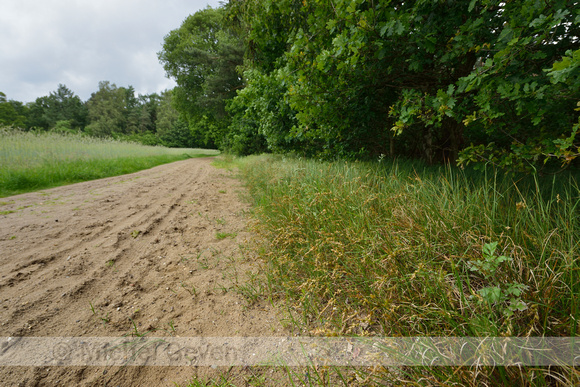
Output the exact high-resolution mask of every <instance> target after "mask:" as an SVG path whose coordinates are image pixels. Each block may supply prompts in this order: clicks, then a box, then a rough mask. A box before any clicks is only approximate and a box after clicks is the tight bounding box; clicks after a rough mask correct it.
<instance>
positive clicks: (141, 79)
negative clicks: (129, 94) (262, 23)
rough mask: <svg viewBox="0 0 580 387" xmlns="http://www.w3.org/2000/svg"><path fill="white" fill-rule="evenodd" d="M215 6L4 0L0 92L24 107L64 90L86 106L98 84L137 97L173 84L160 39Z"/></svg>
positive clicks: (202, 0)
mask: <svg viewBox="0 0 580 387" xmlns="http://www.w3.org/2000/svg"><path fill="white" fill-rule="evenodd" d="M207 5H211V6H212V7H217V6H219V1H218V0H165V1H161V0H98V1H86V0H2V7H1V8H2V11H1V12H0V63H1V71H0V91H2V92H4V93H5V94H6V95H7V97H8V98H9V99H14V100H17V101H22V102H30V101H34V100H35V99H36V98H37V97H41V96H44V95H48V94H49V93H50V92H51V91H55V90H56V89H57V87H58V84H59V83H63V84H65V85H66V86H67V87H68V88H69V89H71V90H72V91H74V92H75V93H76V94H77V95H79V96H80V97H81V98H82V99H83V100H87V99H88V98H89V97H90V95H91V93H92V92H95V91H97V88H98V83H99V81H104V80H107V81H110V82H111V83H115V84H116V85H117V86H129V85H132V86H133V87H135V89H136V91H137V92H138V93H152V92H159V91H162V90H164V89H166V88H170V87H173V86H174V83H173V81H171V80H169V79H166V78H165V72H164V70H163V67H162V66H161V64H159V62H158V60H157V52H158V51H160V50H161V45H162V44H163V37H164V36H165V35H166V34H167V33H169V31H171V30H173V29H176V28H178V27H179V26H180V25H181V23H182V21H183V20H184V19H185V18H186V17H187V16H188V15H190V14H193V13H195V12H196V11H197V10H200V9H203V8H205V7H206V6H207Z"/></svg>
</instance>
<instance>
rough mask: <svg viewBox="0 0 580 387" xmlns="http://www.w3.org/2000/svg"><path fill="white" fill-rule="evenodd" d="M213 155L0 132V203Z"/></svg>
mask: <svg viewBox="0 0 580 387" xmlns="http://www.w3.org/2000/svg"><path fill="white" fill-rule="evenodd" d="M217 153H218V152H217V151H213V150H205V149H172V148H164V147H152V146H144V145H140V144H135V143H128V142H121V141H116V140H112V139H96V138H91V137H86V136H81V135H71V134H68V135H64V134H59V133H50V132H49V133H34V132H21V131H16V130H10V129H0V197H6V196H9V195H14V194H18V193H24V192H30V191H35V190H40V189H44V188H50V187H56V186H59V185H65V184H70V183H76V182H81V181H86V180H93V179H100V178H104V177H109V176H117V175H122V174H126V173H132V172H136V171H139V170H143V169H147V168H151V167H154V166H157V165H160V164H165V163H169V162H173V161H177V160H184V159H187V158H190V157H200V156H212V155H215V154H217Z"/></svg>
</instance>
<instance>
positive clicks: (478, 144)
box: [226, 0, 580, 170]
mask: <svg viewBox="0 0 580 387" xmlns="http://www.w3.org/2000/svg"><path fill="white" fill-rule="evenodd" d="M574 4H575V2H573V1H565V0H557V1H552V2H538V1H535V0H526V1H521V2H502V1H499V0H472V1H456V0H449V1H415V2H401V1H372V2H368V1H363V0H336V1H333V2H320V1H308V0H307V1H302V0H300V1H299V0H283V1H274V0H264V1H262V0H260V1H258V0H237V1H230V2H229V4H228V5H227V6H226V8H227V10H228V17H229V18H230V19H231V20H234V21H235V22H237V23H238V24H239V25H240V26H241V27H240V28H241V29H242V30H245V31H246V41H247V43H246V44H247V55H248V58H249V59H250V62H249V65H248V66H247V67H248V68H249V69H251V70H254V71H258V72H261V73H263V74H265V75H266V76H281V77H280V82H281V83H282V84H283V85H284V87H285V91H284V92H283V93H282V94H281V95H280V96H279V97H278V103H274V104H273V105H274V106H276V105H281V104H284V103H287V104H289V107H290V108H291V109H290V110H291V111H292V112H293V115H294V117H293V119H294V120H295V121H296V123H295V124H293V127H292V131H291V133H292V136H293V138H297V139H299V140H303V139H306V140H307V143H306V144H304V145H305V146H306V147H308V148H311V151H312V152H316V153H318V154H319V155H321V156H323V157H326V158H333V157H336V156H340V157H346V158H360V157H365V156H372V157H377V156H378V155H380V154H386V155H391V156H396V155H405V156H408V157H421V158H423V159H425V160H427V161H428V162H434V161H438V160H439V161H442V160H451V161H459V162H460V163H464V164H467V163H469V162H492V163H494V164H496V165H499V166H502V167H505V168H509V169H520V170H521V169H532V168H534V167H535V168H538V167H541V166H542V164H543V163H551V161H550V160H557V161H558V162H557V163H556V165H560V164H561V163H563V164H564V165H569V164H570V163H572V162H574V160H575V159H576V158H577V156H578V154H579V150H578V146H579V143H578V140H577V139H576V137H575V134H576V131H577V130H578V113H577V112H576V111H575V110H574V109H575V107H576V104H577V103H578V98H577V96H578V92H579V90H578V87H579V86H578V85H579V84H580V82H578V58H579V56H580V54H578V51H576V50H577V48H576V46H577V43H578V41H579V39H580V33H579V24H580V11H579V10H578V7H577V6H575V5H574ZM254 82H255V83H256V87H255V88H256V89H258V90H259V88H260V82H261V80H260V78H259V77H255V78H252V77H248V86H247V87H248V88H251V87H254V85H253V83H254ZM248 94H250V92H248ZM247 97H248V96H244V97H243V98H245V99H246V102H245V103H244V105H243V106H247V110H248V111H249V113H248V114H249V115H252V114H254V113H253V112H252V110H253V109H255V107H254V105H253V104H254V102H253V101H247V99H248V98H247ZM255 98H258V99H259V98H260V97H255ZM238 114H240V115H243V113H242V112H239V111H238ZM266 117H267V116H265V117H264V118H266ZM277 136H278V133H273V140H272V141H274V142H276V137H277ZM266 140H267V141H268V143H270V142H271V140H270V138H269V135H266ZM290 149H291V147H288V148H286V149H285V150H290Z"/></svg>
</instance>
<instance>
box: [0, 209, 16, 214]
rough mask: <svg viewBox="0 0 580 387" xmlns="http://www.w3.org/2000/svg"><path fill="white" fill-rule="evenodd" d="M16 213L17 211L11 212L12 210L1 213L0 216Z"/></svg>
mask: <svg viewBox="0 0 580 387" xmlns="http://www.w3.org/2000/svg"><path fill="white" fill-rule="evenodd" d="M14 212H16V211H11V210H8V211H0V215H8V214H12V213H14Z"/></svg>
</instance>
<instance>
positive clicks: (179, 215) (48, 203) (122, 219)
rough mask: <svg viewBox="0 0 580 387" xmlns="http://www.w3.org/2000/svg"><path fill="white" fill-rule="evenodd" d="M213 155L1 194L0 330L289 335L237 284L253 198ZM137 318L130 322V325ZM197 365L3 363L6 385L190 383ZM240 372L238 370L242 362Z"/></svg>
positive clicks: (249, 264)
mask: <svg viewBox="0 0 580 387" xmlns="http://www.w3.org/2000/svg"><path fill="white" fill-rule="evenodd" d="M211 161H212V159H209V158H204V159H190V160H186V161H181V162H176V163H172V164H167V165H162V166H159V167H156V168H153V169H150V170H146V171H141V172H138V173H134V174H130V175H124V176H119V177H113V178H107V179H102V180H97V181H91V182H85V183H80V184H75V185H70V186H65V187H59V188H55V189H50V190H45V191H42V192H38V193H31V194H24V195H18V196H13V197H9V198H2V199H0V204H1V205H0V337H8V336H12V337H15V336H27V337H29V336H55V337H57V336H58V337H61V336H68V337H81V336H91V337H94V336H115V337H119V336H122V335H126V334H131V333H132V332H135V331H136V330H137V331H138V332H140V333H144V332H147V331H149V332H151V334H152V335H157V336H170V335H171V336H179V337H193V336H213V337H216V336H273V335H284V334H285V332H284V330H283V328H282V327H281V325H280V323H279V322H278V321H279V319H278V317H279V316H278V315H277V314H276V311H275V310H274V308H273V307H271V306H270V305H269V304H267V303H264V302H261V303H260V302H258V303H254V304H252V305H249V303H248V300H247V298H244V297H243V296H242V295H241V292H240V291H239V288H238V287H237V285H240V284H242V283H243V282H244V280H245V279H246V278H247V276H248V275H251V273H256V272H257V271H258V270H259V265H258V264H257V263H256V262H255V258H254V257H252V256H251V254H250V253H249V252H247V251H245V249H243V248H241V247H240V244H241V243H242V242H244V241H246V240H249V239H251V237H252V235H251V234H250V232H249V231H248V229H247V217H246V216H245V215H246V213H247V210H248V205H247V204H245V203H243V201H241V200H240V197H239V193H240V192H241V191H243V189H244V188H243V187H242V186H241V184H240V182H239V181H238V180H236V179H235V178H234V177H233V175H232V173H231V172H228V171H224V170H220V169H216V168H215V167H213V166H212V165H211ZM133 322H134V324H133ZM209 372H212V371H211V370H206V369H202V368H185V367H182V368H178V367H116V368H115V367H112V368H103V367H48V368H44V367H42V368H41V367H35V368H32V367H31V368H26V367H4V368H2V369H1V370H0V380H1V381H2V382H1V384H2V385H15V386H18V385H20V386H37V385H47V386H48V385H66V386H68V385H110V386H133V385H135V386H137V385H141V386H145V385H149V386H154V385H155V386H157V385H174V384H173V382H176V383H179V384H181V385H186V381H187V380H191V377H192V376H194V375H195V374H196V373H198V374H199V373H201V374H203V373H209ZM240 372H241V371H240Z"/></svg>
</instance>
